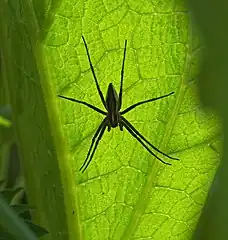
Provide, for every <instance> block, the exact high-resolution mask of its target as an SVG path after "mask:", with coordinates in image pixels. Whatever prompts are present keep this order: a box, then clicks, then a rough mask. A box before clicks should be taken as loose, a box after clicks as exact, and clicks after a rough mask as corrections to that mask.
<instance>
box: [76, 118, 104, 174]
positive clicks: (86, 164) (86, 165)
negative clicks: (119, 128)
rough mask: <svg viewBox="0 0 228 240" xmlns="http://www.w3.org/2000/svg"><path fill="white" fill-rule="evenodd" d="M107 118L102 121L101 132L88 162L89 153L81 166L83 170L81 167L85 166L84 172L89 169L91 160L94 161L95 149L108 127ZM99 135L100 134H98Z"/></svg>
mask: <svg viewBox="0 0 228 240" xmlns="http://www.w3.org/2000/svg"><path fill="white" fill-rule="evenodd" d="M105 120H106V121H103V122H102V125H101V128H100V133H99V136H98V138H97V140H96V142H95V146H94V148H93V151H92V153H91V155H90V158H89V161H88V162H87V160H88V156H89V154H88V155H87V157H86V160H85V162H84V163H83V165H82V167H81V168H80V170H81V169H82V168H83V166H85V167H84V169H83V171H82V173H83V172H84V171H85V170H86V169H87V167H88V166H89V164H90V162H91V161H92V159H93V155H94V153H95V151H96V149H97V146H98V143H99V142H100V140H101V138H102V136H103V134H104V131H105V129H106V127H107V119H106V118H105ZM97 135H98V134H97ZM93 143H94V139H93ZM93 143H92V144H93ZM91 149H92V147H90V151H91ZM86 162H87V163H86Z"/></svg>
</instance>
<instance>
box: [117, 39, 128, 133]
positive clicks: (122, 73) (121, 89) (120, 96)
mask: <svg viewBox="0 0 228 240" xmlns="http://www.w3.org/2000/svg"><path fill="white" fill-rule="evenodd" d="M126 48H127V40H125V45H124V56H123V62H122V69H121V79H120V92H119V106H118V110H120V109H121V106H122V95H123V78H124V62H125V56H126ZM121 131H122V130H121Z"/></svg>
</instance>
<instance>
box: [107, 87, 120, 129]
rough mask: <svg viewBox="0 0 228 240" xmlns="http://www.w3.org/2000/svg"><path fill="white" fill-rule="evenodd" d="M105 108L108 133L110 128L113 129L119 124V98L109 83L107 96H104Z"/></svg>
mask: <svg viewBox="0 0 228 240" xmlns="http://www.w3.org/2000/svg"><path fill="white" fill-rule="evenodd" d="M106 106H107V111H108V112H107V118H108V123H109V125H108V131H109V132H110V130H111V127H112V128H115V127H117V126H118V124H119V122H120V113H119V97H118V95H117V92H116V89H115V88H114V86H113V84H112V83H109V85H108V90H107V95H106Z"/></svg>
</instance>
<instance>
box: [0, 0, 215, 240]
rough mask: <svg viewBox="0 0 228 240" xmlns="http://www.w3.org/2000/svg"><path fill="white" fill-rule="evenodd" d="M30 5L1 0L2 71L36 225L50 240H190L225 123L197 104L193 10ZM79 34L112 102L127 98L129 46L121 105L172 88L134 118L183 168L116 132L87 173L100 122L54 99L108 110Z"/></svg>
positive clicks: (140, 4)
mask: <svg viewBox="0 0 228 240" xmlns="http://www.w3.org/2000/svg"><path fill="white" fill-rule="evenodd" d="M28 3H29V2H28V1H25V2H23V3H21V5H20V6H19V7H20V8H19V7H14V9H15V10H14V11H11V9H9V8H8V6H6V4H5V5H4V4H3V3H2V5H3V7H2V8H0V9H3V10H1V11H0V16H2V17H1V26H0V27H1V29H0V31H1V34H2V35H1V36H4V34H3V33H5V32H7V31H9V32H8V34H9V36H8V38H6V37H3V40H1V41H2V45H3V55H4V57H5V59H6V60H7V61H6V62H7V64H6V67H5V69H4V71H5V74H6V79H7V84H8V85H7V87H8V91H9V94H10V96H9V98H10V100H11V103H12V109H13V114H14V119H15V129H16V133H17V137H18V139H20V141H19V149H20V152H21V155H22V156H23V158H22V160H23V165H24V168H25V169H24V171H25V176H26V181H27V188H28V195H29V199H30V204H31V205H34V206H36V208H37V210H38V211H37V214H35V215H34V218H35V219H36V221H37V222H39V223H40V225H42V226H45V228H46V229H48V231H49V232H50V234H48V235H49V237H50V239H93V240H96V239H99V240H101V239H133V238H152V239H154V240H156V239H189V238H190V236H191V235H192V233H193V231H194V228H195V226H196V222H197V220H198V218H199V215H200V212H201V209H202V206H203V204H204V201H205V198H206V195H207V191H208V188H209V186H210V183H211V181H212V178H213V176H214V173H215V170H216V168H217V165H218V163H219V160H218V157H219V156H218V154H217V152H215V151H214V147H212V146H214V145H215V142H217V140H218V132H219V127H218V126H219V121H218V119H217V118H216V117H215V115H214V113H211V112H207V113H204V112H203V110H202V109H201V108H200V104H199V101H198V98H197V95H196V89H195V77H196V75H197V73H198V64H199V62H198V61H199V56H200V49H201V44H200V43H199V39H198V35H197V34H196V33H195V30H194V29H193V28H192V26H191V25H190V19H189V15H188V13H187V11H186V10H187V9H186V8H185V6H183V4H182V3H181V2H180V1H179V2H175V3H173V4H171V2H170V1H165V2H164V1H160V2H155V1H142V0H137V1H135V0H130V1H128V2H126V1H121V0H120V1H109V0H105V1H100V0H98V1H93V0H89V1H83V0H73V1H66V0H62V1H61V4H60V6H59V8H58V9H56V8H50V9H55V10H56V12H55V13H54V12H50V14H49V11H48V7H47V6H46V5H42V4H41V5H40V6H42V7H44V8H42V10H39V9H41V8H39V7H35V12H33V8H32V7H31V6H30V5H29V4H28ZM36 3H38V2H37V1H36ZM35 5H36V4H35ZM36 6H37V5H36ZM46 7H47V8H46ZM21 8H22V9H23V11H22V10H21ZM19 9H20V11H19ZM43 9H44V10H43ZM17 13H22V14H21V16H20V15H19V14H18V15H17ZM23 14H24V15H23ZM48 14H49V15H50V16H54V17H53V18H52V17H50V16H49V15H48ZM3 19H4V21H3ZM37 19H38V20H37ZM47 19H51V20H52V21H53V22H51V24H50V21H49V20H47ZM36 20H37V21H36ZM33 26H34V28H33ZM49 26H50V29H49V28H48V27H49ZM47 29H48V30H47ZM6 30H7V31H6ZM82 35H83V36H84V37H85V39H86V41H87V43H88V47H89V51H90V54H91V59H92V62H93V65H94V68H95V72H96V75H97V78H98V79H99V84H100V86H101V89H102V91H103V92H104V93H105V91H106V89H107V86H108V84H109V82H112V83H113V84H114V86H115V88H116V90H117V91H118V90H119V81H120V71H121V64H122V57H123V47H124V40H125V39H127V40H128V45H127V55H126V62H125V72H124V95H123V108H126V107H127V106H129V105H131V104H133V103H135V102H138V101H141V100H144V99H148V98H152V97H158V96H160V95H164V94H167V93H169V92H172V91H175V95H172V96H170V97H168V98H166V99H163V100H159V101H157V102H154V103H148V104H146V105H143V106H140V107H138V108H137V109H135V110H133V111H132V112H130V113H129V114H127V115H126V118H127V119H128V120H129V121H130V122H131V123H132V124H133V125H134V126H135V127H136V128H137V129H138V130H139V131H140V132H141V133H142V134H143V135H144V136H145V137H146V138H147V139H148V140H150V141H151V142H152V143H153V144H154V145H155V146H156V147H159V149H161V150H162V151H164V152H166V153H168V154H171V155H172V156H175V157H179V158H180V159H181V161H179V162H178V161H173V162H172V166H165V165H162V163H160V162H159V161H158V160H157V159H155V158H153V157H152V156H151V155H150V154H149V153H148V152H147V151H146V150H145V149H144V148H143V147H142V146H141V145H140V144H139V143H138V142H137V141H136V140H135V139H133V137H132V136H131V135H130V134H129V133H128V132H127V131H126V130H124V131H123V132H120V131H119V129H118V128H116V129H113V130H112V131H111V132H110V133H108V132H105V134H104V137H103V138H102V140H101V142H100V144H99V147H98V149H97V152H96V154H95V156H94V159H93V161H92V162H91V164H90V166H89V168H88V169H87V171H86V172H85V173H84V174H81V173H80V172H79V171H78V170H79V168H80V166H81V165H82V163H83V161H84V159H85V157H86V154H87V151H88V149H89V146H90V143H91V139H92V136H93V134H94V132H95V130H96V128H97V127H98V125H99V123H100V122H101V121H102V116H100V115H99V114H98V113H96V112H94V111H92V110H91V109H88V108H86V107H85V106H80V105H79V104H76V103H72V102H69V101H64V100H63V99H57V95H58V94H61V95H65V96H68V97H73V98H76V99H79V100H82V101H87V102H89V103H91V104H93V105H96V106H98V107H99V108H102V104H101V101H100V99H99V95H98V93H97V90H96V87H95V83H94V79H93V77H92V74H91V71H90V68H89V64H88V59H87V56H86V52H85V48H84V46H83V42H82V40H81V36H82ZM44 36H45V39H44V42H42V41H43V38H44ZM9 38H10V41H9ZM18 45H19V46H20V47H16V46H18ZM18 66H19V67H18ZM12 69H13V71H12ZM10 70H11V71H10ZM18 89H20V91H19V90H18ZM25 109H26V110H25ZM59 122H61V124H60V123H59ZM167 161H168V160H167ZM170 162H171V161H170ZM74 213H75V214H74ZM56 229H58V231H56Z"/></svg>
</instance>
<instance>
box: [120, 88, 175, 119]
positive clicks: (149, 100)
mask: <svg viewBox="0 0 228 240" xmlns="http://www.w3.org/2000/svg"><path fill="white" fill-rule="evenodd" d="M172 94H174V92H171V93H169V94H166V95H163V96H161V97H157V98H151V99H148V100H145V101H141V102H138V103H135V104H133V105H131V106H130V107H128V108H126V109H125V110H123V111H121V112H120V114H121V115H124V114H125V113H127V112H130V111H131V110H132V109H134V108H135V107H137V106H139V105H142V104H144V103H148V102H153V101H156V100H158V99H161V98H165V97H168V96H170V95H172Z"/></svg>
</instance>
